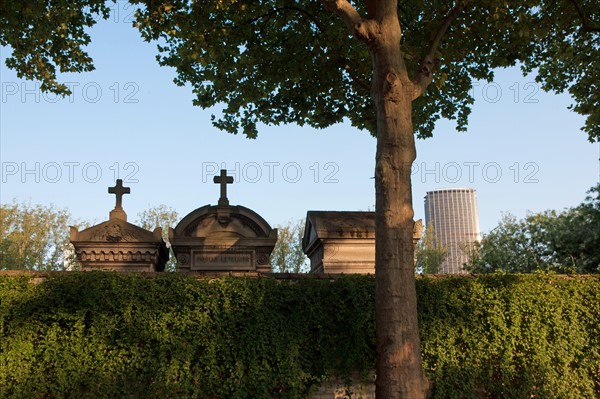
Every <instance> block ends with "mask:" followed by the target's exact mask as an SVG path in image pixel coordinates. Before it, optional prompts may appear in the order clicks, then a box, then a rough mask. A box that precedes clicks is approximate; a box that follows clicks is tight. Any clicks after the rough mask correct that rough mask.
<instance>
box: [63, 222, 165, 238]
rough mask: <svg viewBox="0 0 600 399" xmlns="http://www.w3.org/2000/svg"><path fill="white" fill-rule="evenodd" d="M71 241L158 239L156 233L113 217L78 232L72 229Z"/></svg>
mask: <svg viewBox="0 0 600 399" xmlns="http://www.w3.org/2000/svg"><path fill="white" fill-rule="evenodd" d="M71 241H94V242H112V243H132V242H152V241H157V237H156V235H155V234H154V233H152V232H150V231H148V230H145V229H142V228H141V227H138V226H136V225H133V224H131V223H127V222H125V221H123V220H120V219H111V220H108V221H106V222H104V223H100V224H98V225H96V226H92V227H90V228H88V229H85V230H82V231H80V232H77V231H76V230H75V231H73V230H71Z"/></svg>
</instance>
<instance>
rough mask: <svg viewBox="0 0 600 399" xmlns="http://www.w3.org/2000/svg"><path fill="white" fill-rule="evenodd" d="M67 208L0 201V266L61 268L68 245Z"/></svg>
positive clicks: (68, 219)
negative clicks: (0, 202)
mask: <svg viewBox="0 0 600 399" xmlns="http://www.w3.org/2000/svg"><path fill="white" fill-rule="evenodd" d="M77 224H81V223H77V222H75V221H74V220H73V218H72V217H71V214H70V213H69V211H68V210H67V209H59V208H56V207H54V206H53V205H50V206H43V205H31V204H29V203H25V202H22V203H17V202H14V201H13V202H12V203H11V204H2V205H0V239H1V241H0V270H64V268H65V267H66V266H68V263H69V261H72V259H68V258H67V257H68V254H72V253H73V251H72V246H71V244H70V242H69V239H68V234H69V226H71V225H77Z"/></svg>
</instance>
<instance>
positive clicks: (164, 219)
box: [136, 204, 179, 272]
mask: <svg viewBox="0 0 600 399" xmlns="http://www.w3.org/2000/svg"><path fill="white" fill-rule="evenodd" d="M178 222H179V214H178V213H177V211H175V209H173V208H171V207H169V206H167V205H164V204H160V205H157V206H152V207H150V208H148V209H146V210H145V211H143V212H140V213H138V217H137V220H136V224H137V225H138V226H140V227H142V228H144V229H146V230H150V231H154V229H155V228H157V227H160V228H162V236H163V240H165V242H166V243H167V248H169V261H168V262H167V264H166V265H165V270H166V271H169V272H174V271H175V270H176V269H177V259H176V258H175V253H174V252H173V248H172V247H171V241H170V240H169V228H170V227H172V228H175V226H176V225H177V223H178Z"/></svg>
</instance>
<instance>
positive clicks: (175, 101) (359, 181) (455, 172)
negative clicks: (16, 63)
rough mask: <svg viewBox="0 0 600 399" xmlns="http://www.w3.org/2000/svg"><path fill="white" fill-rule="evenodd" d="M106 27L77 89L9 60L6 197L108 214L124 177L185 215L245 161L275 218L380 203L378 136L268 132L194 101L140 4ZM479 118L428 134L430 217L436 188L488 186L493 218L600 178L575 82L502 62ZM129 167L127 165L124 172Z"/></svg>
mask: <svg viewBox="0 0 600 399" xmlns="http://www.w3.org/2000/svg"><path fill="white" fill-rule="evenodd" d="M126 7H127V4H125V3H119V15H115V14H113V16H112V18H111V20H110V21H103V22H101V23H100V24H98V25H97V26H96V27H94V28H93V29H92V31H91V33H92V44H91V45H90V46H89V52H90V54H91V55H92V57H93V58H94V60H95V65H96V70H95V71H94V72H91V73H86V74H79V75H75V74H73V75H64V76H62V79H63V81H66V82H71V86H72V87H73V95H72V97H71V98H66V99H56V98H55V97H54V96H52V95H45V94H41V92H40V91H39V84H37V83H35V82H25V81H22V80H20V79H18V78H17V77H16V75H15V74H14V73H13V71H10V70H8V69H7V68H6V67H5V66H4V60H5V58H6V57H7V55H8V54H9V51H10V50H9V49H6V48H2V54H1V62H2V67H1V69H0V72H1V76H0V80H1V83H2V93H1V94H2V98H1V103H0V106H1V111H0V118H1V122H0V145H1V150H0V158H1V163H2V176H1V179H2V180H1V192H0V200H1V202H2V203H6V202H10V201H12V200H13V199H17V200H18V201H31V203H41V204H46V205H49V204H54V205H55V206H58V207H61V208H63V207H64V208H68V209H69V210H70V212H71V213H72V215H73V216H74V217H76V218H79V219H84V220H90V221H95V222H101V221H103V220H105V219H106V218H107V217H108V212H109V211H110V210H111V209H112V207H113V206H114V196H113V195H109V194H107V187H109V186H113V185H114V182H115V178H116V177H120V178H122V179H124V180H125V184H126V186H129V187H131V191H132V193H131V195H128V196H125V198H124V200H123V204H124V208H125V211H126V212H127V213H128V215H129V220H130V221H135V219H136V216H137V214H138V213H139V212H141V211H143V210H144V209H147V208H148V207H150V206H153V205H158V204H166V205H168V206H171V207H173V208H174V209H176V210H177V211H178V212H179V214H180V216H181V217H183V216H185V215H186V214H187V213H189V212H191V211H192V210H194V209H195V208H197V207H200V206H203V205H206V204H209V203H210V204H216V202H217V200H218V197H219V188H218V187H217V186H216V185H214V184H213V183H212V173H213V171H214V170H216V169H218V168H220V165H221V164H224V165H225V166H226V167H227V169H228V170H229V171H230V172H235V173H234V175H236V178H237V179H236V183H235V184H234V185H233V186H230V187H229V198H230V201H231V203H232V204H239V205H244V206H246V207H249V208H251V209H253V210H255V211H256V212H258V213H259V214H261V215H262V216H263V217H264V218H265V219H266V220H267V221H268V222H270V223H271V224H273V225H275V224H280V223H284V222H286V221H287V220H289V219H300V218H303V217H304V215H305V214H306V211H308V210H367V209H369V208H371V209H372V208H373V206H374V203H375V199H374V186H373V185H374V181H373V180H372V179H371V176H373V169H374V158H375V139H374V138H372V137H370V136H369V135H368V133H366V132H361V131H357V130H356V129H354V128H352V127H351V126H349V125H347V124H341V125H336V126H334V127H331V128H329V129H325V130H313V129H310V128H300V127H297V126H293V125H291V126H279V127H266V126H264V127H262V128H260V131H259V137H258V139H257V140H248V139H246V138H244V137H243V136H236V135H230V134H227V133H224V132H221V131H219V130H217V129H215V128H214V127H212V125H211V122H210V114H211V111H210V110H202V109H200V108H197V107H194V106H192V93H191V90H190V89H189V88H185V87H177V86H175V85H174V84H173V83H172V79H173V77H174V71H173V70H172V69H168V68H161V67H159V66H158V64H157V62H156V61H155V55H156V50H155V46H154V45H153V44H147V43H144V42H143V41H142V40H141V39H140V37H139V33H138V32H137V30H135V29H133V28H131V26H130V23H129V22H128V21H127V17H128V14H130V12H131V10H130V9H126ZM474 96H475V106H474V108H473V113H472V115H471V118H470V123H469V131H468V132H467V133H458V132H456V131H455V129H454V124H453V122H447V121H443V122H441V123H439V124H438V126H437V128H436V132H435V135H434V138H432V139H428V140H419V141H418V142H417V154H418V155H417V161H416V166H415V168H414V170H413V203H414V208H415V216H416V218H423V217H424V212H423V197H424V195H425V193H426V192H427V191H429V190H434V189H437V188H446V187H472V188H475V189H476V190H477V194H478V201H479V218H480V225H481V229H482V231H483V232H486V231H488V230H489V229H491V228H493V227H494V226H495V225H496V223H497V222H498V220H499V219H500V217H501V214H502V212H511V213H513V214H515V215H517V216H519V217H522V216H524V215H525V214H526V212H527V211H528V210H529V211H534V212H537V211H542V210H546V209H562V208H565V207H570V206H575V205H577V204H579V203H580V202H581V201H582V200H583V198H584V197H585V192H586V191H587V190H588V189H589V188H590V187H591V186H593V185H594V184H596V182H597V181H598V179H599V173H600V172H599V161H598V158H599V156H600V147H599V145H598V143H596V144H591V143H589V142H588V141H587V138H586V137H587V136H586V135H585V134H584V133H583V132H581V131H580V127H581V126H582V124H583V119H582V118H581V117H580V116H578V115H576V114H574V113H572V112H570V111H569V110H568V109H567V106H568V105H569V104H570V103H571V100H570V98H569V96H568V95H554V94H548V93H544V92H543V91H541V89H540V88H539V86H538V85H537V84H536V83H535V81H534V77H533V76H528V77H523V76H522V75H521V74H520V72H519V71H518V70H517V69H509V70H500V71H498V72H497V73H496V78H495V80H494V82H493V83H492V84H487V83H484V82H482V83H480V84H479V85H478V86H476V88H475V91H474ZM117 175H118V176H117Z"/></svg>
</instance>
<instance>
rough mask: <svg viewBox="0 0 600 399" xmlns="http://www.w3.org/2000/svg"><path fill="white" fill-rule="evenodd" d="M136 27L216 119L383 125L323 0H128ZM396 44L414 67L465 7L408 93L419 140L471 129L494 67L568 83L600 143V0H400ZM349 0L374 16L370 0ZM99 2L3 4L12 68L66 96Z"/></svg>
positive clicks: (0, 37)
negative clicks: (430, 73)
mask: <svg viewBox="0 0 600 399" xmlns="http://www.w3.org/2000/svg"><path fill="white" fill-rule="evenodd" d="M131 3H132V4H135V5H137V6H139V7H140V11H139V12H138V14H137V22H136V26H137V27H138V28H139V29H140V32H141V33H142V35H143V37H144V39H145V40H148V41H157V43H158V49H159V55H158V57H157V58H158V61H159V62H160V64H161V65H167V66H171V67H174V68H175V69H176V71H177V78H176V80H175V81H176V83H177V84H180V85H184V84H189V85H190V86H191V87H192V90H193V92H194V94H195V95H196V98H195V100H194V103H195V104H196V105H198V106H201V107H203V108H209V107H213V106H215V105H223V104H224V108H223V110H222V112H220V115H217V116H215V115H213V119H214V124H215V125H216V126H217V127H219V128H221V129H223V130H226V131H228V132H231V133H237V132H238V131H242V132H243V133H244V134H246V135H247V136H248V137H251V138H253V137H256V135H257V124H259V123H265V124H275V125H278V124H281V123H297V124H299V125H305V124H306V125H310V126H313V127H316V128H325V127H328V126H330V125H332V124H335V123H339V122H341V121H343V120H344V119H347V120H349V121H350V122H351V123H352V125H353V126H355V127H357V128H360V129H366V130H368V131H370V132H371V133H372V134H375V132H376V126H375V124H376V121H375V112H374V105H373V103H372V101H371V99H370V89H371V86H370V80H371V59H370V56H369V53H368V50H367V48H366V47H365V46H363V45H362V43H359V42H358V41H357V40H354V39H353V38H351V37H349V36H348V33H347V30H346V27H345V26H344V24H343V23H342V22H341V21H340V20H339V19H338V18H337V17H335V16H334V15H332V14H331V13H330V12H328V11H327V10H326V9H325V8H324V6H323V5H322V4H321V3H320V2H317V1H306V0H304V1H302V0H298V1H293V0H267V1H261V2H254V1H249V0H199V1H190V0H170V1H168V0H165V1H160V0H132V1H131ZM398 3H399V5H398V14H399V17H400V21H401V26H402V29H403V41H402V50H403V55H404V58H405V60H406V64H407V68H408V72H409V74H412V75H414V74H416V73H417V69H418V65H419V61H420V60H421V59H422V58H423V57H424V55H425V54H427V51H428V46H429V45H430V42H431V40H432V37H434V36H435V33H436V32H437V31H438V29H439V28H440V26H442V24H443V22H444V20H445V19H446V18H447V16H448V15H449V14H450V13H451V11H452V10H453V9H454V8H456V7H461V12H460V14H459V15H458V17H457V18H456V19H455V20H453V22H452V24H451V25H450V27H449V29H448V30H447V32H446V36H445V37H444V39H443V42H442V44H441V46H440V47H439V48H438V51H437V54H436V57H437V58H438V59H439V60H440V65H439V68H438V70H437V72H436V74H435V76H434V81H433V83H434V84H433V85H431V86H430V87H429V89H428V91H427V92H426V95H424V96H421V97H420V98H419V99H417V100H416V101H415V103H414V107H413V108H414V109H413V123H414V128H415V132H416V133H417V134H418V135H419V136H420V137H427V136H431V134H432V131H433V128H434V126H435V122H436V121H437V120H439V119H440V118H442V117H443V118H447V119H452V120H456V124H457V128H458V129H459V130H465V129H466V125H467V117H468V115H469V113H470V107H471V105H472V103H473V98H472V97H471V95H470V94H469V92H470V89H471V87H472V85H471V82H472V81H473V80H475V79H485V80H491V79H492V78H493V70H494V68H498V67H507V66H514V65H520V66H521V67H522V69H523V72H524V73H526V72H532V71H533V72H537V74H538V75H537V80H538V81H539V82H540V83H541V84H542V87H543V88H544V89H546V90H553V91H556V92H563V91H568V92H569V93H570V94H571V96H572V97H573V100H574V104H573V110H574V111H575V112H577V113H579V114H582V115H584V116H585V117H586V122H585V125H584V127H583V130H584V131H585V132H586V133H587V134H588V137H589V139H590V140H591V141H593V140H599V139H600V88H599V86H598V81H600V56H599V51H598V50H599V46H600V7H598V6H597V2H596V0H560V1H549V0H519V1H507V0H481V1H469V0H465V1H462V2H457V4H451V3H448V2H446V1H440V0H433V1H430V2H427V3H422V2H411V1H406V0H404V1H402V0H401V1H399V2H398ZM354 6H355V7H356V8H357V9H358V11H359V12H360V13H361V14H362V15H364V16H366V15H367V12H366V10H365V9H364V5H363V2H357V3H356V4H354ZM108 16H109V7H108V6H107V2H105V1H102V0H75V1H70V2H61V1H45V0H32V1H27V2H3V12H2V14H1V15H0V44H1V45H4V46H7V45H8V46H10V47H12V49H13V54H12V56H10V57H9V58H8V59H7V65H8V66H9V67H10V68H13V69H15V70H16V71H17V73H18V75H19V77H23V78H27V79H37V80H41V81H42V82H43V85H42V88H43V89H44V90H50V91H54V92H58V93H68V89H67V88H66V86H64V85H62V84H60V83H59V82H58V78H57V73H58V72H81V71H89V70H91V69H93V64H92V59H91V58H90V57H89V56H88V54H87V53H86V52H85V49H84V46H85V45H87V44H88V43H89V41H90V37H89V34H88V33H87V31H86V28H89V27H91V26H93V25H94V23H95V19H97V18H98V17H102V18H108Z"/></svg>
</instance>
